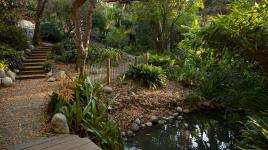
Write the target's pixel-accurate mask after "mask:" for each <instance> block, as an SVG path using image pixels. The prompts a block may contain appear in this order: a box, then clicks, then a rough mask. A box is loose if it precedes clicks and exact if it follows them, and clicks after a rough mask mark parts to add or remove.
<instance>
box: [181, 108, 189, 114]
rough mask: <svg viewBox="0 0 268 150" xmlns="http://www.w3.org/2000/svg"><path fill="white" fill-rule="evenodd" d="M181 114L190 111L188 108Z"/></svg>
mask: <svg viewBox="0 0 268 150" xmlns="http://www.w3.org/2000/svg"><path fill="white" fill-rule="evenodd" d="M182 112H183V113H186V114H187V113H190V110H189V109H188V108H186V109H184V110H183V111H182Z"/></svg>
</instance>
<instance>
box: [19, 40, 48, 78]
mask: <svg viewBox="0 0 268 150" xmlns="http://www.w3.org/2000/svg"><path fill="white" fill-rule="evenodd" d="M52 46H53V45H52V44H48V43H42V44H41V45H39V46H37V47H36V48H35V50H33V51H32V52H31V54H30V55H29V56H28V57H27V58H26V59H25V60H24V61H23V68H22V69H21V70H20V72H19V73H18V75H17V77H16V79H18V80H24V79H38V78H44V77H46V73H45V70H44V69H43V64H44V62H45V61H46V60H47V55H48V53H49V51H50V49H51V47H52Z"/></svg>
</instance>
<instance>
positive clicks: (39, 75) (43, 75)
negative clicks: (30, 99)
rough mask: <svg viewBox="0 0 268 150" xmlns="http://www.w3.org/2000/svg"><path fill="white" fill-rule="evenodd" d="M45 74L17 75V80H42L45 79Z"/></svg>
mask: <svg viewBox="0 0 268 150" xmlns="http://www.w3.org/2000/svg"><path fill="white" fill-rule="evenodd" d="M45 77H46V75H45V74H27V75H17V76H16V79H17V80H24V79H40V78H45Z"/></svg>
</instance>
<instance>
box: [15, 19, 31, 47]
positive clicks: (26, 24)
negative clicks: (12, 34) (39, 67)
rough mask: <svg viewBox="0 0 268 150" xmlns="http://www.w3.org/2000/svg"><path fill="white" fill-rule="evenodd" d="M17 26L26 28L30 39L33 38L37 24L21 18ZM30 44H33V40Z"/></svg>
mask: <svg viewBox="0 0 268 150" xmlns="http://www.w3.org/2000/svg"><path fill="white" fill-rule="evenodd" d="M17 26H18V27H20V28H23V29H24V31H25V32H26V35H27V38H28V40H31V39H32V38H33V35H34V28H35V25H34V24H33V23H32V22H31V21H28V20H20V21H19V22H18V23H17ZM30 44H31V42H30Z"/></svg>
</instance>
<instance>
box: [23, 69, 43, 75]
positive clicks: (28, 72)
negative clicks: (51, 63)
mask: <svg viewBox="0 0 268 150" xmlns="http://www.w3.org/2000/svg"><path fill="white" fill-rule="evenodd" d="M27 74H28V75H29V74H45V70H22V71H20V72H19V73H18V75H27Z"/></svg>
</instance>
